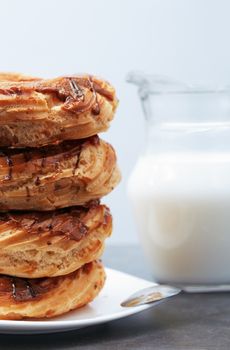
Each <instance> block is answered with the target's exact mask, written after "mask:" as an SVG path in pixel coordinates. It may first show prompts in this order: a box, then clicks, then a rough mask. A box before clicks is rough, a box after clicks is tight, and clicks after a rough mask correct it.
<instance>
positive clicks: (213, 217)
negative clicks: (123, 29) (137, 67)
mask: <svg viewBox="0 0 230 350" xmlns="http://www.w3.org/2000/svg"><path fill="white" fill-rule="evenodd" d="M128 81H129V82H130V83H133V84H135V85H137V86H138V93H139V97H140V100H141V104H142V107H143V112H144V116H145V120H146V149H145V151H144V153H143V154H142V155H141V156H140V158H139V160H138V161H137V164H136V166H135V168H134V170H133V172H132V174H131V176H130V179H129V183H128V195H129V197H130V200H131V204H132V207H133V211H134V214H135V219H136V222H137V226H138V231H139V236H140V240H141V243H142V246H143V249H144V252H145V255H146V257H147V259H148V261H149V264H150V267H151V270H152V274H153V277H154V280H156V281H157V282H160V283H171V284H174V285H180V286H185V287H186V286H188V287H189V286H197V287H198V288H200V287H199V286H201V285H203V286H205V285H207V286H209V285H214V286H216V285H220V284H226V285H230V268H229V266H230V89H229V88H228V87H226V88H215V89H211V88H202V87H191V86H187V85H185V84H183V83H180V82H177V81H174V80H170V79H168V78H165V77H158V76H149V75H145V74H140V73H130V74H129V76H128Z"/></svg>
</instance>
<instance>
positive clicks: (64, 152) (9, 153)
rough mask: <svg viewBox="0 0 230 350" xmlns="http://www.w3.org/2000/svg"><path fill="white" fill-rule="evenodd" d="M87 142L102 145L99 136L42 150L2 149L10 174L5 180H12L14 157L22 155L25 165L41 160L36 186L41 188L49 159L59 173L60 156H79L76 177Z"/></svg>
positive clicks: (1, 155)
mask: <svg viewBox="0 0 230 350" xmlns="http://www.w3.org/2000/svg"><path fill="white" fill-rule="evenodd" d="M87 142H89V143H91V144H92V145H94V146H97V145H99V144H100V139H99V137H98V136H97V135H94V136H91V137H89V138H86V139H81V140H71V141H63V142H62V143H60V144H57V145H56V144H55V145H49V146H43V147H40V148H31V149H30V148H25V149H23V150H21V149H14V148H8V149H5V148H2V150H1V151H0V157H3V158H5V163H6V165H7V168H8V173H7V175H6V176H5V178H4V180H7V181H8V180H11V179H12V176H13V167H14V163H13V159H12V157H13V156H14V155H17V154H20V153H23V157H24V160H25V163H27V162H29V161H32V160H33V159H36V158H39V159H41V163H40V172H39V173H38V176H37V177H36V180H35V185H36V186H39V185H40V184H41V181H40V177H39V175H42V174H43V169H44V168H45V167H46V162H47V158H49V164H50V162H53V163H54V166H55V170H56V171H58V168H59V159H58V158H59V155H60V157H63V158H64V159H69V158H70V157H72V156H73V155H74V156H77V161H76V163H75V165H74V167H73V175H75V173H76V170H77V168H78V165H79V160H80V153H81V151H82V148H83V145H84V144H85V143H87ZM26 191H27V199H29V198H30V191H29V188H28V187H27V188H26Z"/></svg>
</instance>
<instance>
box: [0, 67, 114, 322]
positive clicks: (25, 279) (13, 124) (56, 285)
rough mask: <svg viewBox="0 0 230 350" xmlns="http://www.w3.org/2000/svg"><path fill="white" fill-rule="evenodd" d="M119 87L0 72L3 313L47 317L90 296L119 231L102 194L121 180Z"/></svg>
mask: <svg viewBox="0 0 230 350" xmlns="http://www.w3.org/2000/svg"><path fill="white" fill-rule="evenodd" d="M117 103H118V102H117V99H116V96H115V91H114V89H113V87H112V86H111V85H110V84H109V83H108V82H106V81H103V80H101V79H99V78H96V77H94V76H90V75H83V76H67V77H61V78H56V79H51V80H45V79H40V78H35V77H29V76H23V75H20V74H10V73H0V319H22V318H47V317H54V316H57V315H60V314H63V313H66V312H68V311H70V310H73V309H76V308H79V307H81V306H83V305H86V304H87V303H89V302H90V301H92V300H93V299H94V298H95V297H96V296H97V294H98V293H99V291H100V290H101V288H102V287H103V284H104V282H105V272H104V268H103V266H102V264H101V262H100V261H99V260H98V259H99V258H100V256H101V254H102V252H103V248H104V242H105V239H106V238H107V237H109V236H110V234H111V231H112V216H111V214H110V211H109V209H108V207H107V206H105V205H103V204H100V199H101V197H103V196H105V195H107V194H108V193H109V192H110V191H112V190H113V188H114V187H115V186H116V185H117V184H118V182H119V181H120V172H119V169H118V167H117V161H116V154H115V151H114V149H113V147H112V146H111V145H110V144H108V143H107V142H105V141H103V140H101V139H100V138H99V137H98V136H97V134H98V133H100V132H102V131H106V130H107V129H108V127H109V124H110V121H111V120H112V119H113V116H114V113H115V110H116V107H117Z"/></svg>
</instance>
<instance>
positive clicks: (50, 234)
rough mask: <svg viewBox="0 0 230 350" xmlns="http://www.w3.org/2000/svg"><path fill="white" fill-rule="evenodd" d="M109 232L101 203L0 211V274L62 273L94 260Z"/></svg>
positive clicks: (109, 222) (108, 218)
mask: <svg viewBox="0 0 230 350" xmlns="http://www.w3.org/2000/svg"><path fill="white" fill-rule="evenodd" d="M111 231H112V217H111V214H110V212H109V209H108V208H107V207H106V206H104V205H99V204H97V203H96V204H92V205H91V206H90V207H73V208H68V209H61V210H58V211H55V212H24V213H23V212H16V213H15V212H11V213H1V214H0V274H5V275H11V276H17V277H27V278H38V277H53V276H59V275H65V274H68V273H70V272H73V271H75V270H77V269H78V268H80V267H81V266H82V265H84V264H86V263H88V262H90V261H92V260H95V259H98V258H99V257H100V256H101V255H102V252H103V248H104V241H105V239H106V238H107V237H108V236H110V234H111Z"/></svg>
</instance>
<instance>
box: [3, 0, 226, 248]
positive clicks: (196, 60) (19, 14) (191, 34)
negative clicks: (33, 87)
mask: <svg viewBox="0 0 230 350" xmlns="http://www.w3.org/2000/svg"><path fill="white" fill-rule="evenodd" d="M229 16H230V1H228V0H114V1H111V0H62V1H61V0H39V1H29V0H20V1H18V0H11V1H8V0H6V1H4V0H1V1H0V33H1V39H0V52H1V55H0V69H1V70H3V71H4V70H5V71H19V72H25V73H27V74H34V75H41V76H46V77H51V76H56V75H63V74H69V73H75V72H90V73H94V74H97V75H100V76H103V77H105V78H106V79H107V80H109V81H111V82H112V83H113V84H114V85H115V86H116V88H117V94H118V96H119V98H120V106H119V109H118V112H117V116H116V119H115V120H114V123H113V124H112V127H111V129H110V131H109V132H108V133H107V134H106V135H103V137H104V138H106V139H108V140H110V141H111V143H112V144H113V145H114V146H115V148H116V150H117V153H118V157H119V163H120V167H121V169H122V172H123V182H122V184H121V185H120V186H119V188H118V189H117V190H116V191H114V193H113V194H111V195H110V196H109V197H108V198H106V199H105V202H107V203H108V204H109V205H110V206H111V208H112V212H113V214H114V220H115V228H114V234H113V237H112V238H111V239H110V243H121V242H123V243H128V242H135V241H136V240H137V237H136V231H135V225H134V223H133V218H132V215H131V213H130V208H129V203H128V201H127V198H126V195H125V188H126V181H127V178H128V175H129V173H130V171H131V169H132V167H133V165H134V163H135V160H136V158H137V156H138V154H139V152H140V151H141V149H142V148H143V143H144V126H143V120H142V114H141V108H140V104H139V101H138V99H137V95H136V91H135V88H134V87H132V86H130V85H128V84H127V83H125V76H126V74H127V72H128V71H130V70H133V69H137V70H143V71H146V72H152V73H157V74H164V75H169V76H172V77H175V78H178V79H181V80H184V81H187V82H196V83H197V82H206V83H207V82H214V83H215V82H216V83H229V82H230V49H229V45H230V44H229V34H230V20H229Z"/></svg>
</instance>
